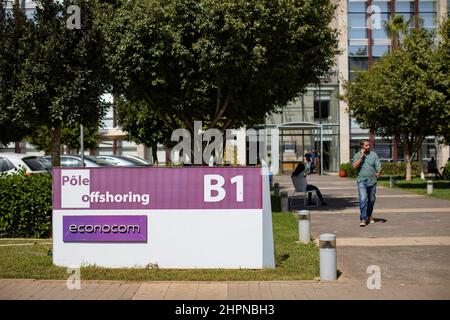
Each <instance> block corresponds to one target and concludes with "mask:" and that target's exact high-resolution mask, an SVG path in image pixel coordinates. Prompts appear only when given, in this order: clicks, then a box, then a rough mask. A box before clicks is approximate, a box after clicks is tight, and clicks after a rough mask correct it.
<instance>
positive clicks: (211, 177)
mask: <svg viewBox="0 0 450 320" xmlns="http://www.w3.org/2000/svg"><path fill="white" fill-rule="evenodd" d="M230 182H231V184H236V202H243V201H244V176H241V175H239V176H235V177H233V178H231V179H230ZM213 193H214V194H213ZM226 195H227V192H226V190H225V179H224V178H223V177H222V176H221V175H219V174H206V175H205V176H204V177H203V201H205V202H220V201H222V200H223V199H225V197H226Z"/></svg>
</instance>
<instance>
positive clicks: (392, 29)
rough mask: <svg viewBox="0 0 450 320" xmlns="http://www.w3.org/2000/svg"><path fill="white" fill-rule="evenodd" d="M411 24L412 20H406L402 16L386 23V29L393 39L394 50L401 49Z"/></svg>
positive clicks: (396, 16)
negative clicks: (400, 46)
mask: <svg viewBox="0 0 450 320" xmlns="http://www.w3.org/2000/svg"><path fill="white" fill-rule="evenodd" d="M410 24H411V20H406V19H405V17H404V16H402V15H395V16H394V17H392V18H391V20H390V21H385V22H384V29H385V30H386V32H387V34H388V36H389V38H391V46H392V50H395V49H396V48H398V47H399V45H400V43H401V42H402V40H403V38H404V37H405V36H406V35H407V34H408V29H409V25H410Z"/></svg>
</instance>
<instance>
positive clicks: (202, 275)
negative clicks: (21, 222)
mask: <svg viewBox="0 0 450 320" xmlns="http://www.w3.org/2000/svg"><path fill="white" fill-rule="evenodd" d="M273 232H274V242H275V264H276V268H275V269H262V270H246V269H240V270H234V269H233V270H231V269H197V270H195V269H150V268H149V269H137V268H136V269H108V268H99V267H93V266H88V267H82V268H81V278H82V279H83V280H133V281H142V280H153V281H155V280H176V281H183V280H184V281H214V280H229V281H232V280H234V281H249V280H250V281H251V280H312V279H314V278H315V277H318V276H319V249H318V248H317V247H316V246H315V245H314V244H312V243H311V244H308V245H301V244H297V243H295V241H297V240H298V230H297V220H296V218H295V216H294V215H293V214H290V213H274V214H273ZM49 241H51V240H50V239H44V240H35V239H32V240H29V239H28V240H27V239H0V278H20V279H26V278H31V279H67V277H68V274H67V273H66V268H62V267H55V266H54V265H53V264H52V258H51V256H49V255H48V252H49V250H50V249H51V244H48V242H49ZM42 242H44V243H42ZM45 242H47V243H45ZM12 243H30V244H31V245H26V246H22V245H21V246H6V244H12Z"/></svg>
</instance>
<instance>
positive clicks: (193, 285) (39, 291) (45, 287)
mask: <svg viewBox="0 0 450 320" xmlns="http://www.w3.org/2000/svg"><path fill="white" fill-rule="evenodd" d="M308 180H309V183H310V184H314V185H316V186H318V187H319V188H320V189H321V191H322V192H323V194H324V196H325V198H326V201H327V204H328V205H327V206H324V207H319V208H316V207H310V210H311V229H312V236H313V237H314V238H315V239H317V238H318V237H319V235H320V234H321V233H328V232H331V233H334V234H336V235H337V253H338V269H339V272H340V273H341V275H340V277H339V279H338V280H337V281H335V282H320V281H258V282H120V281H81V288H80V289H79V290H77V289H74V290H69V289H68V288H67V286H66V281H56V280H38V281H36V280H9V279H4V280H1V279H0V299H159V300H164V299H167V300H178V299H180V300H185V299H191V300H209V299H221V300H227V299H230V300H236V299H250V300H252V299H258V300H260V299H262V300H272V299H273V300H278V299H305V300H309V299H408V300H409V299H450V201H445V200H439V199H435V198H431V197H425V196H420V195H413V194H409V193H405V192H402V191H401V190H398V189H389V188H382V187H379V188H378V190H377V202H376V206H375V211H374V217H375V218H376V220H377V222H376V223H375V224H371V225H369V226H367V227H365V228H361V227H360V226H359V211H358V196H357V191H356V187H355V182H354V181H353V180H351V179H347V178H339V177H336V176H317V175H310V176H308ZM275 182H279V183H280V185H281V189H282V190H285V191H288V192H289V194H292V191H293V189H292V184H291V182H290V177H288V176H277V177H275ZM302 204H303V199H301V196H300V199H299V200H298V201H296V202H295V203H294V209H303V208H302V207H301V205H302ZM369 266H378V267H379V268H380V272H381V288H380V289H372V290H370V289H368V287H367V281H368V278H369V276H371V274H369V273H367V269H368V267H369Z"/></svg>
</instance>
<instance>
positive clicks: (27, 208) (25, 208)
mask: <svg viewBox="0 0 450 320" xmlns="http://www.w3.org/2000/svg"><path fill="white" fill-rule="evenodd" d="M51 183H52V181H51V177H50V176H49V175H47V174H34V175H31V176H24V175H22V174H15V175H0V199H2V201H1V205H2V209H1V210H0V237H2V238H4V237H23V238H29V237H31V238H41V237H49V236H50V233H51V221H52V219H51V217H52V185H51Z"/></svg>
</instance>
